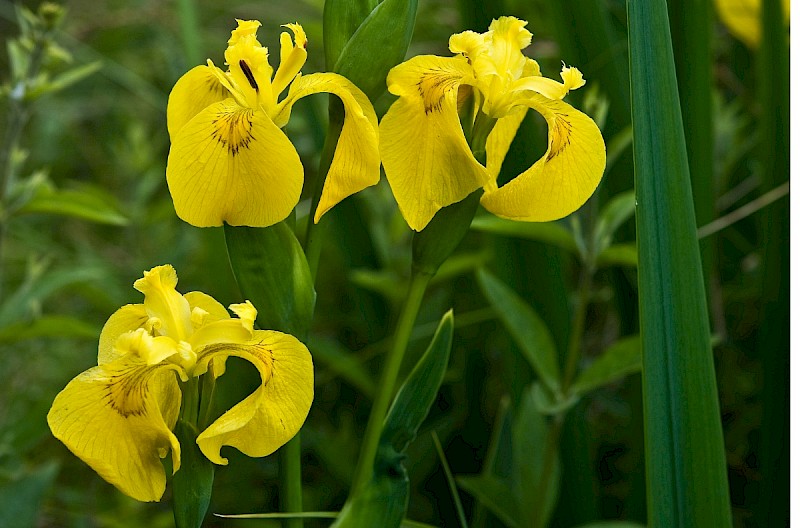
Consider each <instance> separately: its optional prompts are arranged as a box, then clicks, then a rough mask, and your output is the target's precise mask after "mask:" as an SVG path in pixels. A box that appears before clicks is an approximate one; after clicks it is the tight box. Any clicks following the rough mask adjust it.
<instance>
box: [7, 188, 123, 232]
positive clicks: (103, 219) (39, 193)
mask: <svg viewBox="0 0 800 528" xmlns="http://www.w3.org/2000/svg"><path fill="white" fill-rule="evenodd" d="M113 203H114V199H113V198H112V197H111V195H109V194H108V193H107V192H105V191H103V190H101V189H99V188H97V187H94V186H90V185H83V186H80V187H77V188H75V189H56V188H55V187H54V186H53V185H52V184H51V183H50V182H47V181H43V182H41V183H40V184H39V185H38V186H37V188H36V190H35V194H34V195H33V196H32V197H31V198H30V199H29V200H28V201H27V202H25V204H23V205H22V206H21V207H20V208H19V209H17V210H16V211H15V214H18V215H22V214H34V213H39V214H54V215H60V216H71V217H74V218H80V219H81V220H87V221H89V222H96V223H98V224H108V225H115V226H124V225H127V224H128V219H127V218H126V217H125V216H124V215H123V214H122V213H121V212H120V211H119V208H117V207H115V206H114V205H112V204H113Z"/></svg>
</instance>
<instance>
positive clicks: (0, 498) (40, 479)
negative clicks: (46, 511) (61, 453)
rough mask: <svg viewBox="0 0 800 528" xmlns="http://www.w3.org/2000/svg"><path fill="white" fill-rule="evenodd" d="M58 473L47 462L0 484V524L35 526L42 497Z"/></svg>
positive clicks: (56, 466)
mask: <svg viewBox="0 0 800 528" xmlns="http://www.w3.org/2000/svg"><path fill="white" fill-rule="evenodd" d="M57 474H58V463H56V462H48V463H47V464H45V465H43V466H41V467H39V468H36V469H34V470H31V471H28V472H26V473H24V474H22V475H19V476H16V477H15V478H13V479H11V480H10V481H7V482H3V483H2V484H0V526H8V527H12V526H20V527H23V526H35V525H36V519H37V518H38V516H39V510H40V505H41V502H42V498H43V497H44V495H45V493H47V491H48V489H49V488H50V486H51V485H52V484H53V481H54V480H55V478H56V475H57Z"/></svg>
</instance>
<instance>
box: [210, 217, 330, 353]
mask: <svg viewBox="0 0 800 528" xmlns="http://www.w3.org/2000/svg"><path fill="white" fill-rule="evenodd" d="M225 242H226V243H227V245H228V256H229V257H230V261H231V268H232V269H233V273H234V275H235V276H236V281H237V282H238V283H239V288H240V289H241V292H242V295H243V296H244V298H245V299H248V300H250V302H252V303H253V305H254V306H255V307H256V309H257V310H258V319H257V322H258V325H259V326H260V327H261V328H263V329H265V330H279V331H281V332H286V333H289V334H292V335H294V336H297V337H298V338H299V339H300V340H301V341H302V340H305V338H306V335H307V334H308V327H309V324H310V322H311V318H312V316H313V314H314V302H315V301H316V292H315V291H314V282H313V280H312V279H311V273H310V272H309V269H308V263H307V262H306V257H305V254H304V253H303V249H302V248H301V247H300V243H299V242H298V241H297V238H295V236H294V233H293V232H292V230H291V229H290V228H289V226H287V225H286V224H285V223H284V222H280V223H278V224H275V225H274V226H270V227H264V228H254V227H234V226H229V225H227V224H226V225H225Z"/></svg>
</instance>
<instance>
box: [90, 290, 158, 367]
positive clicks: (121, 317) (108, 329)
mask: <svg viewBox="0 0 800 528" xmlns="http://www.w3.org/2000/svg"><path fill="white" fill-rule="evenodd" d="M149 318H150V316H148V315H147V311H146V310H145V309H144V305H143V304H128V305H125V306H123V307H122V308H120V309H119V310H117V311H116V312H114V313H113V314H111V317H109V318H108V321H106V324H105V325H103V330H102V331H101V332H100V345H99V346H98V350H97V364H98V365H104V364H106V363H110V362H112V361H114V360H116V359H119V357H120V356H119V354H118V352H117V351H115V350H114V343H115V342H116V341H117V338H119V336H121V335H122V334H124V333H127V332H132V331H133V330H136V329H138V328H142V327H143V326H144V325H145V323H146V322H147V320H148V319H149Z"/></svg>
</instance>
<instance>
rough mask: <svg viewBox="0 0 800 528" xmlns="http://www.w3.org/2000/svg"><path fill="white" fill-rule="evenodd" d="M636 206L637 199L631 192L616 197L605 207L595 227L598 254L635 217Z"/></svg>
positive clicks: (595, 245)
mask: <svg viewBox="0 0 800 528" xmlns="http://www.w3.org/2000/svg"><path fill="white" fill-rule="evenodd" d="M635 206H636V198H635V196H634V193H633V191H632V190H631V191H627V192H624V193H620V194H618V195H616V196H615V197H613V198H612V199H611V200H610V201H609V202H608V203H607V204H606V205H605V207H603V210H602V211H600V215H599V216H598V218H597V224H596V225H595V227H594V249H595V252H596V253H597V254H600V253H602V252H603V251H604V250H605V249H606V248H607V247H608V246H610V245H611V242H612V241H613V240H614V233H616V232H617V229H619V227H620V226H621V225H622V224H623V223H625V222H626V221H627V220H628V219H630V217H631V216H633V211H634V208H635Z"/></svg>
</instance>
